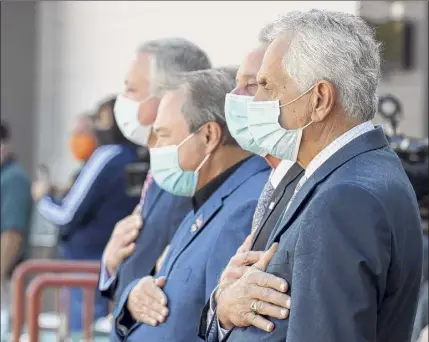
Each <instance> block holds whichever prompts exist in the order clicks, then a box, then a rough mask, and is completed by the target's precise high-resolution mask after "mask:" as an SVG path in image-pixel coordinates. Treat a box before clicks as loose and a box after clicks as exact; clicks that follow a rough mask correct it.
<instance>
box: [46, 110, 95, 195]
mask: <svg viewBox="0 0 429 342" xmlns="http://www.w3.org/2000/svg"><path fill="white" fill-rule="evenodd" d="M93 120H94V118H93V114H89V113H86V114H81V115H78V116H77V117H76V119H75V121H74V124H73V127H72V130H71V133H70V137H69V150H70V153H71V154H72V156H73V158H74V159H75V160H77V161H78V162H80V163H81V164H80V165H79V167H78V169H77V170H76V171H75V172H73V174H72V176H71V177H70V182H69V184H67V185H66V186H54V187H53V189H52V191H53V192H54V193H55V197H60V198H62V197H64V196H65V195H66V194H67V193H68V192H69V190H70V188H71V187H72V185H73V184H74V182H75V181H76V179H77V177H78V176H79V174H80V172H81V171H82V169H83V167H84V166H85V164H86V162H87V161H88V159H89V158H90V157H91V155H92V153H93V152H94V151H95V149H96V148H97V140H96V137H95V134H94V127H93V126H94V123H93Z"/></svg>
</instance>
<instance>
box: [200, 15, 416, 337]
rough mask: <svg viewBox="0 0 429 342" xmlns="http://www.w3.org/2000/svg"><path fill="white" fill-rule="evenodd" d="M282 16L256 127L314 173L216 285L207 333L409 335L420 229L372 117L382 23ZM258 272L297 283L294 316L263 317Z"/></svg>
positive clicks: (255, 110)
mask: <svg viewBox="0 0 429 342" xmlns="http://www.w3.org/2000/svg"><path fill="white" fill-rule="evenodd" d="M273 26H274V29H273V30H271V35H272V37H271V38H272V43H271V44H270V46H269V47H268V49H267V52H266V53H265V56H264V60H263V63H262V67H261V69H260V71H259V74H258V84H259V85H258V91H257V93H256V96H255V101H254V102H252V104H249V105H248V111H247V114H248V122H249V130H250V132H251V134H252V135H253V136H254V137H255V140H256V142H257V144H258V145H259V146H260V147H261V148H265V149H266V151H267V152H268V153H270V154H272V155H274V156H277V157H280V158H282V159H291V158H293V155H294V154H293V153H292V152H293V151H297V161H298V163H299V164H300V165H301V166H302V167H303V168H304V169H305V174H304V176H303V177H302V178H301V179H300V181H299V182H298V184H297V186H296V189H295V193H294V195H293V196H292V198H291V199H290V201H289V203H288V204H287V205H286V206H285V209H284V213H283V215H282V216H281V218H280V219H279V221H278V222H277V223H276V224H275V226H274V229H273V231H272V233H271V235H270V237H269V239H268V242H267V245H266V249H268V250H267V252H266V253H265V255H264V256H263V257H262V258H261V260H260V262H258V263H256V264H255V265H254V266H252V267H250V269H249V270H248V271H247V273H246V274H245V275H244V276H243V277H241V278H240V279H239V280H238V281H236V282H235V283H233V284H232V285H231V286H229V287H228V288H226V289H225V290H224V291H223V292H222V293H221V294H220V295H219V296H218V298H217V308H216V313H217V315H216V317H214V318H213V319H212V320H211V322H209V325H210V326H209V328H208V334H207V336H206V337H207V340H208V341H219V340H222V341H225V340H227V341H233V342H235V341H242V342H244V341H246V342H253V341H255V342H256V341H258V342H259V341H291V342H295V341H299V342H301V341H305V342H307V341H322V340H323V341H329V342H343V341H347V342H363V341H365V342H376V341H378V342H385V341H389V342H406V341H409V340H410V338H411V331H412V326H413V321H414V316H415V312H416V305H417V298H418V292H419V285H420V279H421V273H422V268H421V266H422V229H421V224H420V218H419V210H418V206H417V201H416V196H415V193H414V191H413V189H412V186H411V184H410V182H409V180H408V178H407V176H406V174H405V172H404V170H403V168H402V166H401V163H400V161H399V159H398V157H397V156H396V154H395V153H394V152H393V151H392V150H391V149H390V147H389V146H388V143H387V141H386V139H385V135H384V133H383V131H382V129H381V128H380V127H378V128H375V127H374V126H373V124H372V123H371V120H372V119H373V117H374V114H375V109H376V105H377V96H376V89H377V86H378V83H379V79H380V55H379V46H378V44H377V43H376V41H375V40H374V35H373V32H372V31H371V30H370V28H369V27H368V26H367V24H366V23H365V22H364V21H363V20H362V19H360V18H358V17H356V16H353V15H349V14H344V13H339V12H326V11H319V10H312V11H309V12H291V13H288V14H287V15H285V16H284V17H282V18H280V19H279V20H278V21H276V22H274V23H273ZM279 147H280V148H279ZM260 273H264V274H265V275H266V281H267V283H269V282H270V276H271V277H272V275H276V276H278V277H281V278H283V279H285V280H286V281H287V282H288V284H289V288H288V289H286V288H285V289H284V291H287V293H288V294H290V295H291V298H292V300H291V311H290V317H289V318H288V319H285V320H280V319H275V318H268V317H266V316H263V315H262V314H261V312H267V311H268V310H267V309H269V308H267V307H263V306H261V303H262V302H261V301H259V300H257V299H256V300H249V293H250V292H251V291H249V288H251V286H252V280H253V279H254V278H255V276H256V275H260ZM267 318H268V319H267ZM218 323H219V326H220V328H223V329H226V330H228V332H227V334H226V335H224V336H222V337H221V336H220V333H222V331H221V329H220V328H219V329H218V325H217V324H218ZM255 325H256V326H263V325H265V326H267V327H268V329H267V330H268V331H269V332H265V331H263V330H261V329H258V328H256V327H255Z"/></svg>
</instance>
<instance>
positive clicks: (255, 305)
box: [250, 300, 258, 315]
mask: <svg viewBox="0 0 429 342" xmlns="http://www.w3.org/2000/svg"><path fill="white" fill-rule="evenodd" d="M257 305H258V301H257V300H255V301H253V303H252V305H251V306H250V310H252V312H253V313H254V314H255V315H257V314H258V308H257Z"/></svg>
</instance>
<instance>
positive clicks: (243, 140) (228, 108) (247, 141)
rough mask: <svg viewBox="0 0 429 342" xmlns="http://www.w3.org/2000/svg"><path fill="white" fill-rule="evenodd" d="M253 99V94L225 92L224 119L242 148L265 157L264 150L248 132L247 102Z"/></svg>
mask: <svg viewBox="0 0 429 342" xmlns="http://www.w3.org/2000/svg"><path fill="white" fill-rule="evenodd" d="M252 101H253V96H245V95H235V94H226V96H225V119H226V124H227V125H228V130H229V132H230V133H231V135H232V137H233V138H234V139H235V140H236V141H237V142H238V144H239V145H240V146H241V148H242V149H244V150H246V151H249V152H252V153H254V154H257V155H260V156H261V157H265V156H266V155H267V153H266V152H264V150H263V149H262V148H260V147H259V146H258V145H257V144H256V143H255V139H254V138H253V136H252V135H251V134H250V132H249V128H248V118H247V104H248V103H249V102H252Z"/></svg>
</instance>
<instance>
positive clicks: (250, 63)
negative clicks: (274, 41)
mask: <svg viewBox="0 0 429 342" xmlns="http://www.w3.org/2000/svg"><path fill="white" fill-rule="evenodd" d="M266 49H267V46H259V47H258V48H256V49H254V50H252V51H251V52H250V53H249V54H248V55H247V56H246V57H245V58H244V60H243V61H242V62H241V64H240V68H239V69H238V72H237V76H238V77H256V75H257V74H258V71H259V69H260V67H261V64H262V60H263V58H264V54H265V51H266Z"/></svg>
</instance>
